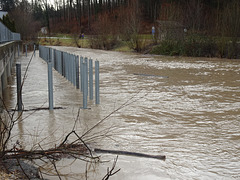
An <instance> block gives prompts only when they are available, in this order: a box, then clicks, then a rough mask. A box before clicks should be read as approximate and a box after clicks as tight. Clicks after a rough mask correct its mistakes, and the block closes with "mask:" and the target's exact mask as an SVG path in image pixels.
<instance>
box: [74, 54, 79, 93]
mask: <svg viewBox="0 0 240 180" xmlns="http://www.w3.org/2000/svg"><path fill="white" fill-rule="evenodd" d="M75 61H76V88H77V89H79V56H75Z"/></svg>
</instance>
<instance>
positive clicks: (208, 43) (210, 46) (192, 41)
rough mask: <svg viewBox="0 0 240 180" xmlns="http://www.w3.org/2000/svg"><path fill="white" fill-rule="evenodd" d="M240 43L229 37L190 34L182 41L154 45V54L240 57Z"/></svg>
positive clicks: (169, 41)
mask: <svg viewBox="0 0 240 180" xmlns="http://www.w3.org/2000/svg"><path fill="white" fill-rule="evenodd" d="M239 52H240V44H239V43H237V40H235V41H230V39H229V38H213V37H205V36H198V35H190V36H188V37H186V38H185V40H182V41H174V40H165V41H161V42H160V44H159V45H157V46H155V47H153V49H152V51H151V53H152V54H161V55H170V56H174V55H181V56H193V57H222V58H240V54H239Z"/></svg>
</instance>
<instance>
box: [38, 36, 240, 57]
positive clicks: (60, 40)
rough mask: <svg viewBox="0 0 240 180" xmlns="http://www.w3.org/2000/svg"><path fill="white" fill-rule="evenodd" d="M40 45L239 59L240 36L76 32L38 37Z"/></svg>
mask: <svg viewBox="0 0 240 180" xmlns="http://www.w3.org/2000/svg"><path fill="white" fill-rule="evenodd" d="M39 44H41V45H52V46H72V47H81V48H94V49H104V50H113V51H123V52H131V51H133V52H134V51H136V52H140V53H146V52H147V53H150V54H156V55H169V56H190V57H219V58H229V59H240V43H239V42H238V39H237V38H228V37H208V36H201V35H196V34H191V35H188V36H186V37H185V38H184V39H183V40H178V41H176V40H163V41H158V40H156V39H155V40H154V39H152V36H151V35H137V36H135V37H134V38H133V39H131V40H125V41H123V40H120V38H119V37H110V36H108V37H102V36H85V38H84V39H79V38H77V37H76V36H74V35H72V36H71V35H66V34H57V35H55V36H54V37H52V38H47V37H42V38H39Z"/></svg>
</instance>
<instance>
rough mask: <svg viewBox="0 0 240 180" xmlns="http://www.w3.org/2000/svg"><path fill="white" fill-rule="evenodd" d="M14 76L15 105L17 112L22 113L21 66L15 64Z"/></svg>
mask: <svg viewBox="0 0 240 180" xmlns="http://www.w3.org/2000/svg"><path fill="white" fill-rule="evenodd" d="M16 75H17V105H18V111H22V82H21V81H22V77H21V64H20V63H16Z"/></svg>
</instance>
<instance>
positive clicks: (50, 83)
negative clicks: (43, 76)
mask: <svg viewBox="0 0 240 180" xmlns="http://www.w3.org/2000/svg"><path fill="white" fill-rule="evenodd" d="M48 100H49V110H53V77H52V62H51V58H50V51H49V54H48Z"/></svg>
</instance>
